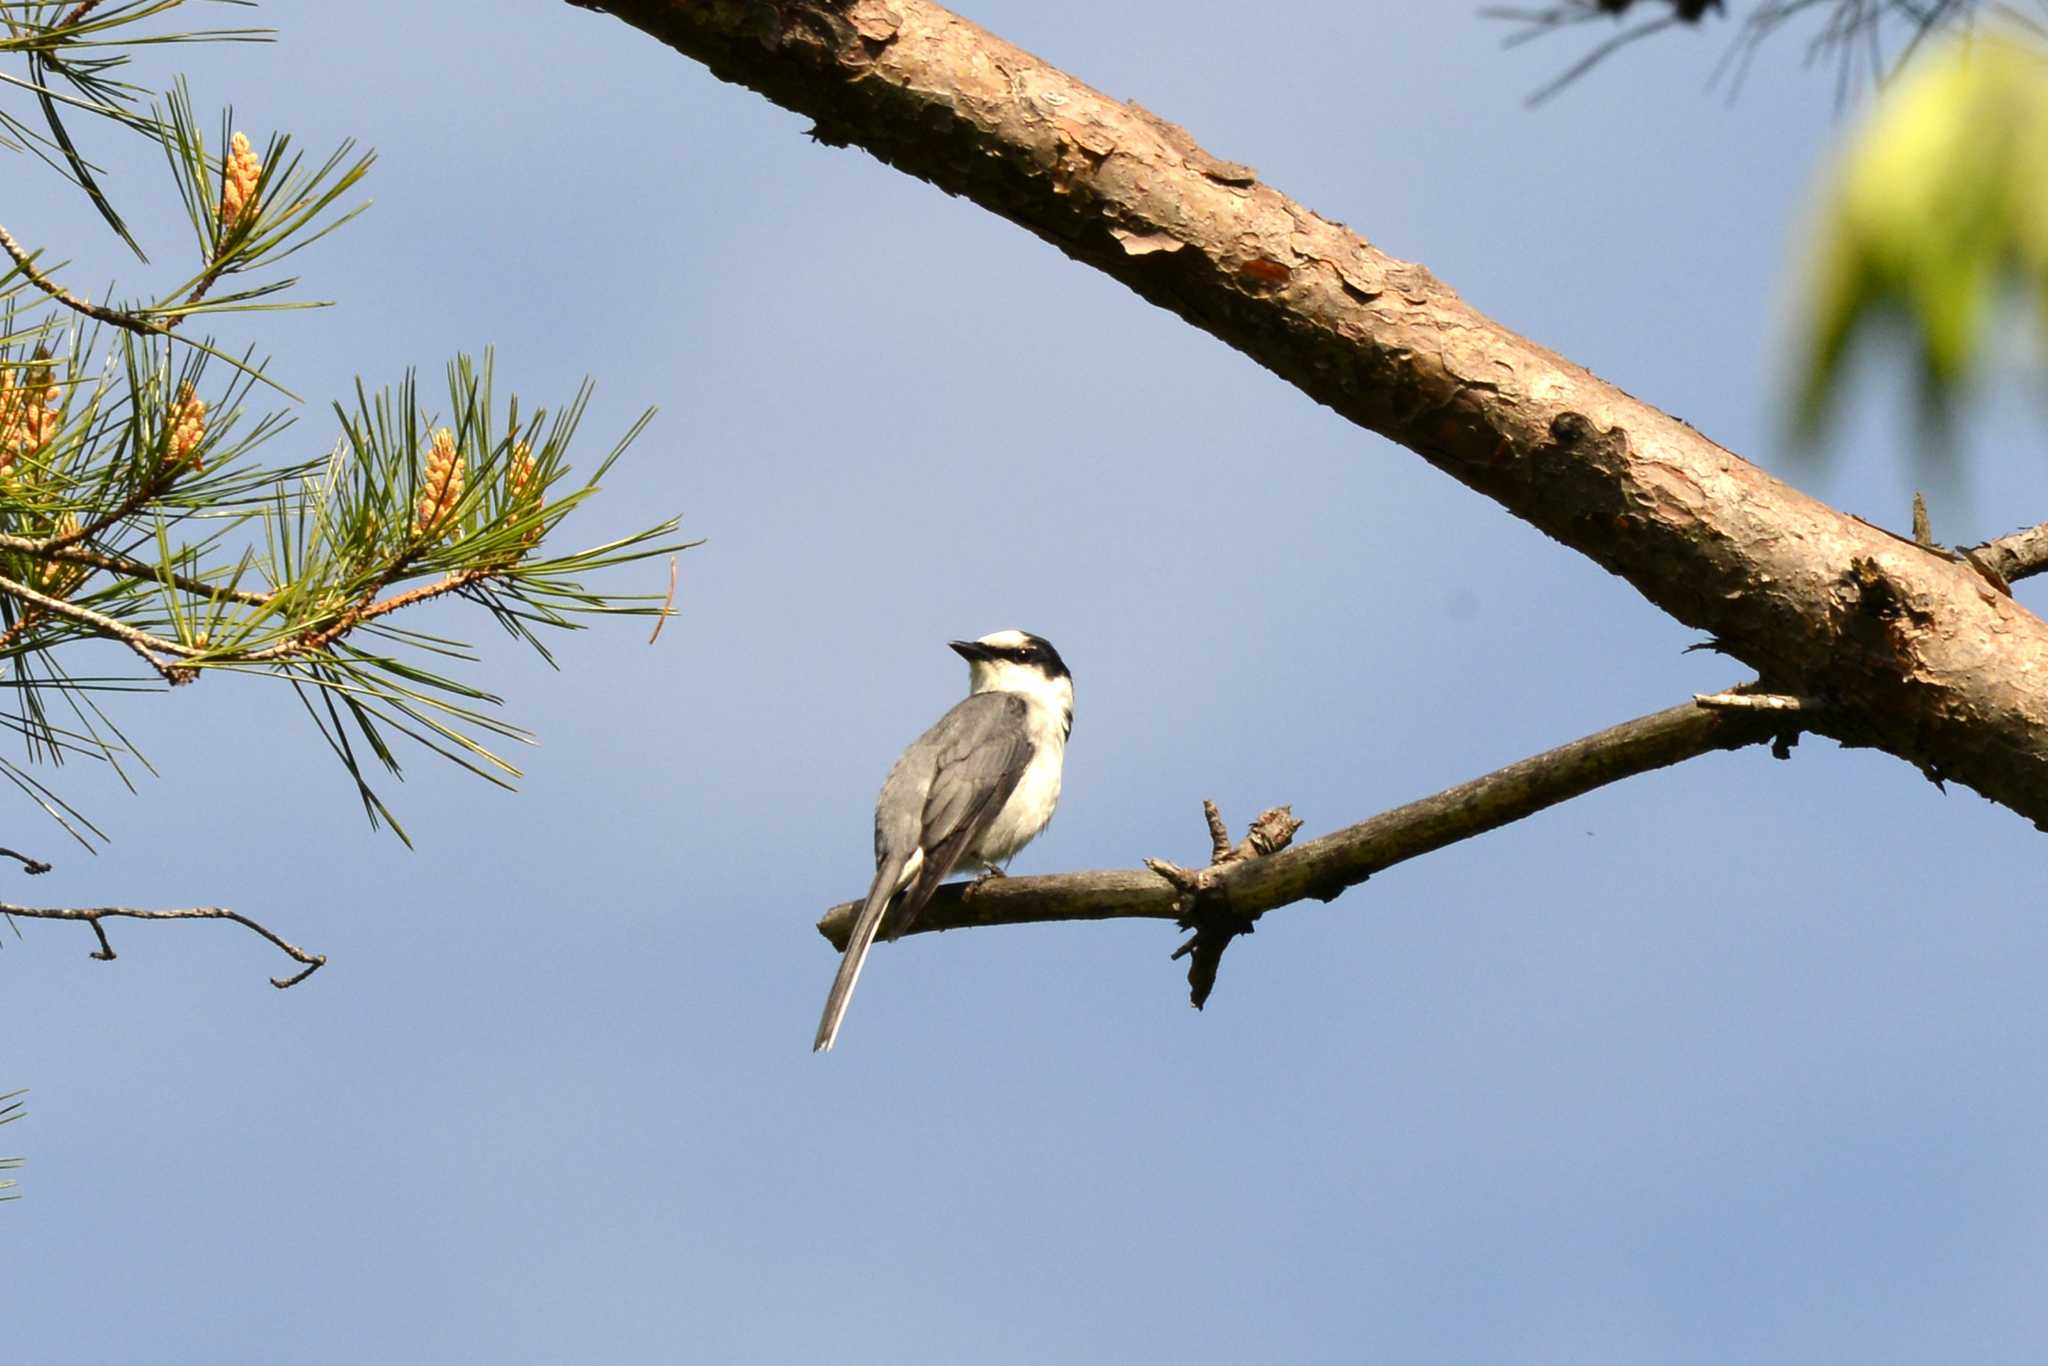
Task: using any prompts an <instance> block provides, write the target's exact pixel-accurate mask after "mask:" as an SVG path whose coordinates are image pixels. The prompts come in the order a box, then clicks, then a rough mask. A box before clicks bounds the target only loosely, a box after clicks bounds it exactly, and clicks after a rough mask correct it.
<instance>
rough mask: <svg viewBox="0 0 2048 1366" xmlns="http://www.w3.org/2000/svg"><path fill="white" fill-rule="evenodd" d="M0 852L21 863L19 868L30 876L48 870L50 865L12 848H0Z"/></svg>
mask: <svg viewBox="0 0 2048 1366" xmlns="http://www.w3.org/2000/svg"><path fill="white" fill-rule="evenodd" d="M0 854H4V855H5V856H7V857H8V858H11V859H13V860H15V861H16V862H17V863H19V864H20V865H21V870H22V871H23V872H24V873H27V874H28V875H29V876H30V877H35V876H37V875H38V874H41V873H47V872H49V871H50V865H49V864H47V863H45V862H43V861H42V860H41V859H39V858H30V857H29V856H28V855H27V854H23V853H18V852H16V851H15V850H13V849H0Z"/></svg>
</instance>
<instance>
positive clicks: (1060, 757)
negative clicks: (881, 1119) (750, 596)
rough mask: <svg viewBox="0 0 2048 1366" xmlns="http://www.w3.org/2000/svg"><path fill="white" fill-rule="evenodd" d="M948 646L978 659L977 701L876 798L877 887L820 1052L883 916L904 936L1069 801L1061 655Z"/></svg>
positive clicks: (1000, 644) (920, 744) (916, 745)
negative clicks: (963, 879)
mask: <svg viewBox="0 0 2048 1366" xmlns="http://www.w3.org/2000/svg"><path fill="white" fill-rule="evenodd" d="M948 648H949V649H951V650H952V651H953V652H954V653H955V654H957V655H959V656H960V657H961V658H963V659H965V660H966V661H967V683H968V688H967V696H966V698H965V699H963V700H962V701H960V702H959V703H957V704H956V705H955V706H954V707H953V709H952V710H951V711H948V712H947V713H946V714H945V715H944V716H941V717H940V718H939V719H938V721H937V722H936V723H934V724H933V726H932V728H931V729H930V730H928V731H926V732H925V733H924V734H922V735H920V736H918V737H917V739H915V740H913V741H912V742H911V744H910V747H909V748H908V749H906V750H904V751H903V754H902V757H901V758H899V759H897V760H896V765H895V767H893V768H891V769H890V770H889V776H888V778H887V779H886V780H885V781H884V782H883V783H882V792H881V795H880V796H879V797H877V798H876V799H875V880H874V883H873V885H871V886H870V887H869V888H868V895H867V900H865V901H864V902H862V903H861V908H860V914H859V915H858V916H856V917H855V918H854V922H853V932H852V933H851V934H850V935H848V936H847V939H846V956H845V957H844V958H842V959H840V961H839V973H838V976H836V977H834V978H833V980H832V990H831V993H830V994H829V995H827V996H826V998H825V1013H824V1015H823V1017H822V1018H821V1019H820V1020H819V1021H818V1037H817V1041H816V1042H815V1043H814V1044H813V1045H812V1046H811V1048H812V1051H813V1052H815V1053H822V1052H825V1051H827V1050H828V1049H830V1048H831V1047H832V1044H833V1042H834V1041H835V1040H836V1039H837V1038H838V1037H839V1025H840V1022H841V1021H842V1020H844V1019H845V1018H846V1007H847V1005H848V1004H849V1003H850V1002H851V1001H852V1000H853V988H854V984H855V983H856V982H858V981H859V980H860V969H861V964H862V963H863V962H865V961H866V959H867V956H868V950H869V949H870V948H871V947H873V945H874V942H875V934H876V932H877V931H879V930H880V929H881V928H882V922H883V920H884V919H885V918H886V919H888V921H889V932H888V937H889V938H890V939H891V940H893V939H895V938H896V936H898V935H900V934H902V933H903V932H904V931H905V930H908V929H909V928H910V927H911V926H912V925H913V924H915V923H916V921H917V917H918V913H919V912H921V911H922V910H924V908H925V904H926V903H927V902H929V901H930V900H931V899H932V893H934V892H935V891H937V890H938V886H939V884H940V883H941V882H943V881H945V879H946V878H947V877H949V876H950V875H951V874H952V873H953V872H954V871H955V870H958V869H974V868H980V869H982V870H984V871H983V873H982V877H984V878H987V877H1000V876H1002V874H1003V865H1005V864H1007V863H1008V862H1009V861H1010V859H1011V857H1012V856H1014V855H1015V854H1016V853H1017V851H1018V850H1020V849H1022V848H1023V847H1024V846H1025V845H1027V844H1029V843H1030V842H1031V841H1032V840H1033V839H1035V838H1036V837H1037V835H1038V832H1039V831H1041V830H1043V829H1045V826H1046V822H1048V821H1050V820H1051V819H1052V812H1053V808H1054V807H1055V806H1057V805H1058V804H1059V799H1060V773H1061V770H1062V769H1063V768H1064V767H1065V764H1066V757H1067V737H1068V736H1069V735H1071V734H1073V730H1074V679H1073V675H1071V674H1070V673H1068V672H1067V665H1066V661H1064V660H1062V659H1061V658H1060V652H1059V651H1058V650H1055V649H1054V648H1053V647H1052V642H1050V641H1048V640H1046V639H1044V638H1043V637H1041V636H1034V635H1032V634H1030V633H1029V632H1028V631H1016V630H1009V631H996V632H992V633H991V634H989V635H985V636H982V637H981V638H980V639H978V640H955V641H950V642H948ZM892 906H893V907H894V908H895V913H894V915H893V916H891V915H890V910H891V907H892Z"/></svg>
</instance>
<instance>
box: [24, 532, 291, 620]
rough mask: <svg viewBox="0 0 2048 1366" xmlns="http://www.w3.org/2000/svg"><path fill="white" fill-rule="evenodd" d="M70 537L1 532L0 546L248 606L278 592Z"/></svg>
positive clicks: (265, 599)
mask: <svg viewBox="0 0 2048 1366" xmlns="http://www.w3.org/2000/svg"><path fill="white" fill-rule="evenodd" d="M69 539H70V538H69V537H68V536H46V537H42V538H40V539H38V538H36V537H33V536H16V535H13V534H11V533H8V532H0V550H12V551H16V552H18V553H20V554H23V555H29V556H32V557H34V558H36V559H39V560H49V561H52V562H55V563H59V564H81V565H87V566H90V567H91V568H94V569H104V570H105V571H107V572H108V573H109V574H120V575H122V576H124V577H126V578H131V579H146V580H148V581H149V582H151V583H168V584H169V585H170V586H171V587H173V588H176V589H179V590H180V591H182V592H186V593H190V594H192V595H193V596H194V597H203V598H208V599H212V600H217V601H224V602H237V603H241V604H243V605H244V606H247V607H262V606H264V605H265V604H266V603H268V602H269V601H270V600H271V599H272V598H273V597H275V596H277V594H276V591H275V590H272V591H271V592H268V593H259V592H256V591H255V590H253V589H248V588H223V587H222V586H220V585H219V584H213V583H208V582H207V581H206V580H204V579H195V578H193V577H191V576H190V575H187V574H179V573H176V572H172V573H169V574H166V573H165V572H164V570H163V569H161V568H160V567H158V566H156V565H153V564H145V563H143V562H142V561H141V560H136V559H130V558H129V557H128V556H126V555H114V554H110V553H108V552H107V551H104V550H95V549H93V548H92V547H90V546H82V545H75V544H65V543H64V542H66V541H68V540H69Z"/></svg>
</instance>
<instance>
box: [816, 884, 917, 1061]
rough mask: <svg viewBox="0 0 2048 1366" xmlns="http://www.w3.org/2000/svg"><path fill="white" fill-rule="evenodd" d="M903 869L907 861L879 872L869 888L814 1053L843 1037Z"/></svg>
mask: <svg viewBox="0 0 2048 1366" xmlns="http://www.w3.org/2000/svg"><path fill="white" fill-rule="evenodd" d="M903 867H904V860H902V859H900V858H896V859H890V860H889V861H887V862H886V863H884V864H883V865H882V866H881V867H880V868H878V869H876V870H875V885H874V886H872V887H870V888H868V899H867V900H866V901H865V902H864V903H862V905H861V908H860V915H859V916H858V917H856V918H855V920H854V922H853V933H852V934H850V935H848V936H847V937H846V956H845V957H844V958H841V959H840V960H839V975H838V976H836V977H834V978H833V979H832V991H831V994H830V995H828V996H826V997H825V1014H824V1015H823V1017H821V1018H820V1019H819V1021H818V1038H817V1041H816V1042H814V1043H813V1044H812V1045H811V1051H812V1052H813V1053H824V1052H827V1051H828V1050H830V1049H831V1047H832V1042H833V1040H835V1039H837V1038H838V1037H839V1022H840V1021H841V1020H844V1019H845V1018H846V1008H847V1007H848V1006H849V1005H851V1004H853V987H854V983H856V982H858V981H860V969H861V964H862V963H864V962H866V961H867V956H868V950H869V949H870V948H872V947H874V943H875V931H877V930H879V929H881V928H882V916H883V914H884V913H885V912H886V911H887V910H888V909H889V902H890V900H891V899H892V898H893V897H894V896H895V895H896V889H897V884H898V883H899V882H901V881H902V878H903Z"/></svg>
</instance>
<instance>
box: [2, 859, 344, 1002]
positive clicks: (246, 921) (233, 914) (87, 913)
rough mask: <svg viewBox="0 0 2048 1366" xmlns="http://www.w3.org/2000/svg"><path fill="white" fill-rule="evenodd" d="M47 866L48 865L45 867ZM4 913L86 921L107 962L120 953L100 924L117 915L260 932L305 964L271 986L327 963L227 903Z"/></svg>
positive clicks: (290, 982)
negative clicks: (218, 923) (230, 924)
mask: <svg viewBox="0 0 2048 1366" xmlns="http://www.w3.org/2000/svg"><path fill="white" fill-rule="evenodd" d="M15 857H17V858H19V857H20V855H18V854H17V855H16V856H15ZM47 866H48V865H45V867H47ZM0 915H18V916H21V917H22V918H23V919H26V920H83V921H84V922H85V923H86V924H88V925H90V926H92V932H93V934H94V935H95V936H96V937H97V938H98V939H99V941H100V946H99V948H98V949H97V950H96V951H95V952H94V953H93V954H92V957H94V958H97V959H99V960H100V961H101V962H103V963H105V962H111V961H113V959H114V958H115V956H116V955H115V953H114V946H113V944H112V943H110V942H108V939H107V931H106V927H105V926H103V925H102V924H101V923H100V922H101V921H102V920H108V919H115V918H120V919H125V920H232V921H234V922H235V923H236V924H237V925H240V926H242V927H243V928H244V929H248V930H254V931H255V932H256V933H257V934H260V935H262V936H263V937H264V938H265V939H268V940H269V941H270V942H271V943H273V944H275V945H277V947H278V948H280V949H282V950H283V951H284V952H285V954H286V955H287V956H289V957H290V958H291V959H292V960H293V961H294V962H298V963H304V964H305V967H304V968H302V969H301V970H300V971H298V972H295V973H293V974H292V975H291V976H289V977H273V978H271V979H270V985H272V986H274V987H276V988H277V989H278V990H280V991H282V990H283V989H284V988H286V987H293V986H297V985H298V984H299V983H301V982H303V981H305V980H306V979H307V978H308V977H311V976H312V975H313V974H314V973H315V972H316V971H318V970H319V969H320V968H321V966H322V965H324V964H325V963H326V962H327V955H326V954H324V953H308V952H306V951H305V950H304V949H302V948H300V947H299V946H298V945H296V944H293V943H291V942H290V941H288V940H286V939H284V938H283V937H282V936H280V935H278V934H277V933H276V932H275V931H273V930H270V929H267V928H265V927H264V926H263V925H261V924H258V923H257V922H256V921H254V920H251V919H250V918H249V917H248V916H246V915H243V914H241V913H240V912H237V911H231V910H229V909H227V908H226V907H225V906H185V907H180V908H178V909H176V910H167V911H145V910H139V909H137V908H135V907H132V906H88V907H71V906H13V905H9V904H7V903H6V902H0Z"/></svg>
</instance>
